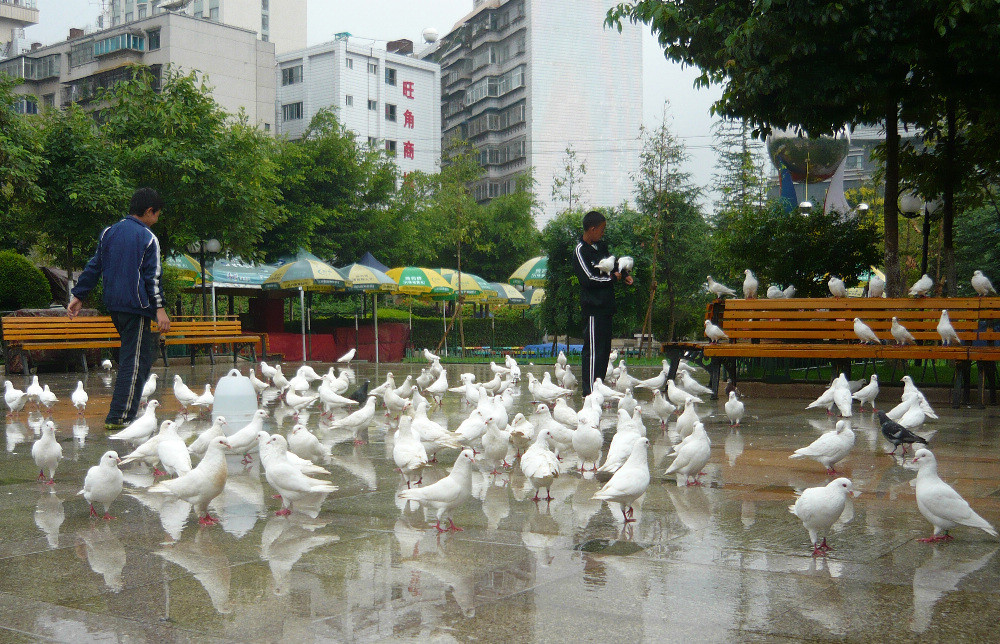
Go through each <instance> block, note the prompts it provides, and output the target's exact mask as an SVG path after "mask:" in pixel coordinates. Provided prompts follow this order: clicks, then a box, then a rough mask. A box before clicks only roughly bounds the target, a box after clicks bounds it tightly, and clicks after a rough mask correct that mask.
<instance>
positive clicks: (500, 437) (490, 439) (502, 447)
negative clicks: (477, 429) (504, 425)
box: [482, 420, 510, 474]
mask: <svg viewBox="0 0 1000 644" xmlns="http://www.w3.org/2000/svg"><path fill="white" fill-rule="evenodd" d="M482 442H483V458H484V460H485V461H486V462H487V463H489V464H491V465H492V466H493V469H492V471H491V472H490V474H497V473H498V472H497V468H498V467H510V465H509V464H508V463H507V454H508V452H510V430H509V429H501V428H500V426H499V425H497V422H496V420H490V422H488V423H487V424H486V433H485V434H483V439H482Z"/></svg>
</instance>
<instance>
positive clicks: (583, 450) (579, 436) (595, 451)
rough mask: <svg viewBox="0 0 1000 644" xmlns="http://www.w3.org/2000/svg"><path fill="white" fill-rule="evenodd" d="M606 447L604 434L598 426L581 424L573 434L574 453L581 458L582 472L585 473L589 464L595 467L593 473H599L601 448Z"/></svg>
mask: <svg viewBox="0 0 1000 644" xmlns="http://www.w3.org/2000/svg"><path fill="white" fill-rule="evenodd" d="M603 446H604V434H603V433H601V430H600V429H598V427H597V425H592V424H590V423H579V424H577V426H576V431H574V432H573V451H574V452H576V454H577V456H579V457H580V472H581V473H582V472H583V471H584V466H585V465H586V464H587V463H591V464H592V465H593V468H591V469H593V471H595V472H596V471H597V465H598V463H599V462H600V460H601V448H602V447H603Z"/></svg>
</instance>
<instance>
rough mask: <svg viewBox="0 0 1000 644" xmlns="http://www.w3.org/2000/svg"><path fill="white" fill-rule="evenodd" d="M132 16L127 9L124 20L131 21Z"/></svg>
mask: <svg viewBox="0 0 1000 644" xmlns="http://www.w3.org/2000/svg"><path fill="white" fill-rule="evenodd" d="M133 17H134V16H133V15H132V12H131V11H129V12H128V13H126V14H125V22H132V18H133Z"/></svg>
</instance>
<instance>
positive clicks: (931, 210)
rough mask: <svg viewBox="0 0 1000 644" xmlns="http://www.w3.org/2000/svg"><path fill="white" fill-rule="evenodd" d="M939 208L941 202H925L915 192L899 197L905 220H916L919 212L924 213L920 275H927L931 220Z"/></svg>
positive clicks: (938, 200)
mask: <svg viewBox="0 0 1000 644" xmlns="http://www.w3.org/2000/svg"><path fill="white" fill-rule="evenodd" d="M940 208H941V200H940V199H935V200H934V201H925V200H924V199H923V197H921V196H920V195H918V194H916V193H915V192H906V193H903V194H902V195H900V197H899V210H900V212H901V213H902V214H903V216H904V217H906V218H907V219H916V218H917V217H919V216H920V212H921V211H923V213H924V230H923V236H924V243H923V248H922V251H921V252H922V254H921V258H920V274H921V275H926V274H927V246H928V243H929V240H930V236H931V219H936V217H935V213H937V211H938V210H939V209H940Z"/></svg>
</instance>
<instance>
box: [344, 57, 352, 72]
mask: <svg viewBox="0 0 1000 644" xmlns="http://www.w3.org/2000/svg"><path fill="white" fill-rule="evenodd" d="M344 66H346V67H347V69H354V59H353V58H345V59H344Z"/></svg>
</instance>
